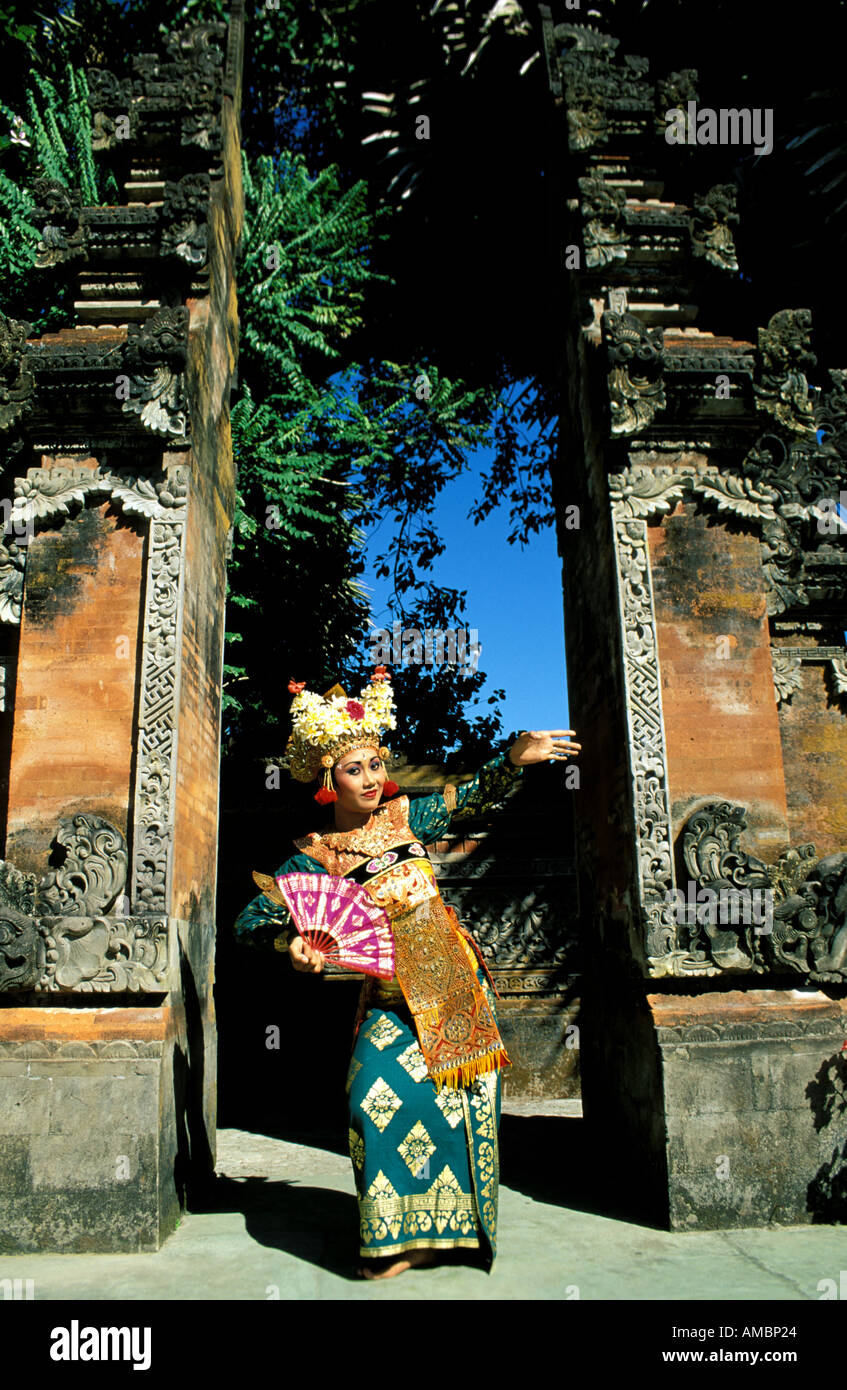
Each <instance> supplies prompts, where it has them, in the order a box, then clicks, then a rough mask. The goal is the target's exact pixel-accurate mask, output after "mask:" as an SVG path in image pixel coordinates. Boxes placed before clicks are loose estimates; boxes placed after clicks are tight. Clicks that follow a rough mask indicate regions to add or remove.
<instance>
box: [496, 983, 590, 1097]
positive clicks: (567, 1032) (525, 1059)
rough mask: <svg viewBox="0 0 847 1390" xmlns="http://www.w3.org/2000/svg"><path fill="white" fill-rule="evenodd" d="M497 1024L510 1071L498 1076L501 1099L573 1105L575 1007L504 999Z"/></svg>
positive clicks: (556, 1000) (529, 998)
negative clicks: (568, 1102) (510, 1066)
mask: <svg viewBox="0 0 847 1390" xmlns="http://www.w3.org/2000/svg"><path fill="white" fill-rule="evenodd" d="M497 1018H498V1021H499V1024H500V1032H501V1035H502V1038H503V1042H504V1043H505V1045H506V1051H507V1052H508V1054H509V1056H510V1058H511V1059H512V1068H511V1070H510V1071H507V1072H504V1074H503V1099H504V1100H505V1099H507V1098H508V1099H509V1100H565V1099H567V1100H573V1099H578V1098H579V1095H580V1084H579V1029H578V1027H577V1026H576V1024H577V1020H578V1018H579V1001H578V1000H573V999H571V1000H569V1001H568V1002H567V1003H566V1002H565V1000H564V999H563V998H562V997H561V996H559V997H553V998H548V997H543V996H540V995H531V994H530V995H525V996H523V997H522V998H515V997H509V996H508V995H505V996H504V997H503V998H501V999H500V1000H498V1002H497Z"/></svg>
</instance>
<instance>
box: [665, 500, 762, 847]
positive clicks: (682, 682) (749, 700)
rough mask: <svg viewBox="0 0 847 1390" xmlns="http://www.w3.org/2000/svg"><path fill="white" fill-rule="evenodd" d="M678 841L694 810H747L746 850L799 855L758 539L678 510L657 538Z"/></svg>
mask: <svg viewBox="0 0 847 1390" xmlns="http://www.w3.org/2000/svg"><path fill="white" fill-rule="evenodd" d="M648 536H649V543H650V557H651V566H652V573H653V592H654V602H655V607H656V631H657V641H658V646H659V667H660V671H661V680H662V705H663V710H664V720H665V738H666V741H667V743H666V746H667V755H668V785H669V790H670V798H671V806H672V815H673V824H674V834H675V835H676V833H677V832H678V830H679V828H680V825H681V823H682V821H683V820H684V819H685V817H686V816H687V815H688V814H689V813H690V811H691V810H692V809H693V807H694V806H695V805H696V804H698V803H700V802H702V801H704V800H706V799H711V798H715V799H718V798H720V799H726V800H727V801H731V802H734V803H737V804H740V805H742V806H746V807H747V808H748V815H747V824H748V830H747V832H746V834H745V836H744V847H745V849H747V850H749V851H751V852H752V853H754V854H757V855H758V856H759V857H760V858H762V859H764V860H765V861H767V862H770V861H771V860H773V859H776V858H778V856H779V855H780V854H781V853H782V852H783V850H784V849H786V848H787V846H788V813H787V807H786V799H785V779H784V774H783V766H782V744H781V740H780V735H779V720H778V717H777V709H776V701H775V699H774V686H773V673H772V664H771V656H770V636H769V628H768V619H767V613H766V607H765V586H764V576H763V573H762V566H761V559H760V551H759V540H758V537H757V536H756V535H754V534H752V533H743V532H740V531H739V532H737V533H733V532H730V531H729V530H728V529H726V528H725V527H724V526H722V525H721V524H719V523H716V522H715V520H714V518H709V517H706V516H704V515H695V514H694V509H693V506H692V504H690V503H686V504H683V503H679V504H678V506H677V508H676V510H675V511H674V512H673V513H672V514H671V515H670V516H668V517H665V518H664V519H663V521H662V523H661V525H659V526H651V527H648Z"/></svg>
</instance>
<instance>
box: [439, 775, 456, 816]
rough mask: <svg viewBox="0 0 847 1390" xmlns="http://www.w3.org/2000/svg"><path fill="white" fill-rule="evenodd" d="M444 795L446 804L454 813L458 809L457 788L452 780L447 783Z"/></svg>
mask: <svg viewBox="0 0 847 1390" xmlns="http://www.w3.org/2000/svg"><path fill="white" fill-rule="evenodd" d="M442 796H443V797H444V805H445V806H446V807H447V810H448V811H449V812H450V814H451V815H452V814H453V812H454V811H455V809H456V788H455V786H454V785H453V783H452V782H448V783H447V784H446V786H445V788H444V791H443V792H442Z"/></svg>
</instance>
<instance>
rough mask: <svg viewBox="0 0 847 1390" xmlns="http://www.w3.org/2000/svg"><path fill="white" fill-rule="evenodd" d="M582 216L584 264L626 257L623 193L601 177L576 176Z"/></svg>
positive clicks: (608, 262) (601, 264)
mask: <svg viewBox="0 0 847 1390" xmlns="http://www.w3.org/2000/svg"><path fill="white" fill-rule="evenodd" d="M579 191H580V193H581V194H582V202H581V205H580V206H581V211H582V216H583V219H584V226H583V241H584V244H585V264H586V266H587V267H588V269H589V270H593V269H595V268H597V267H598V266H606V265H609V264H610V263H611V262H612V261H616V260H617V261H625V260H626V256H627V249H628V248H627V239H626V228H625V226H624V209H625V207H626V194H625V193H624V191H623V189H622V188H614V187H612V185H610V184H607V183H606V181H605V180H604V179H602V178H585V179H580V180H579Z"/></svg>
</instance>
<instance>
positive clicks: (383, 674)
mask: <svg viewBox="0 0 847 1390" xmlns="http://www.w3.org/2000/svg"><path fill="white" fill-rule="evenodd" d="M387 680H388V672H387V671H386V669H385V667H384V666H377V667H376V668H375V669H374V673H373V675H372V676H371V685H379V683H380V681H387Z"/></svg>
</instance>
